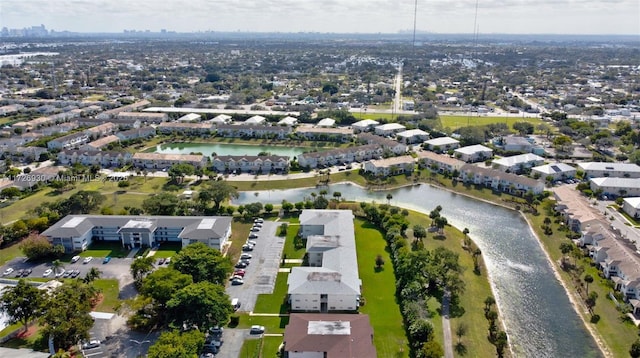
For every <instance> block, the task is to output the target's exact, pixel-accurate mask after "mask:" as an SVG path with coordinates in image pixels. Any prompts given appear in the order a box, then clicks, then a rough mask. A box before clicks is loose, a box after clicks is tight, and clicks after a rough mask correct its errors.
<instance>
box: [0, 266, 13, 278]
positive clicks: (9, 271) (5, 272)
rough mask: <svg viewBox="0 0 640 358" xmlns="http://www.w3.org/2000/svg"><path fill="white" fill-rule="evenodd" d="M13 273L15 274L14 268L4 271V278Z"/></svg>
mask: <svg viewBox="0 0 640 358" xmlns="http://www.w3.org/2000/svg"><path fill="white" fill-rule="evenodd" d="M12 272H13V268H11V267H9V268H8V269H6V270H4V272H3V273H2V276H7V275H11V273H12Z"/></svg>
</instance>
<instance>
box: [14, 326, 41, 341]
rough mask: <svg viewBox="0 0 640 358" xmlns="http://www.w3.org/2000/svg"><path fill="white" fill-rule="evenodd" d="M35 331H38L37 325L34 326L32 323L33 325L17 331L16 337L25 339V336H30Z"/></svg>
mask: <svg viewBox="0 0 640 358" xmlns="http://www.w3.org/2000/svg"><path fill="white" fill-rule="evenodd" d="M37 331H38V326H36V325H35V324H34V325H31V326H29V327H28V328H27V330H26V331H21V332H20V333H18V335H17V336H16V338H19V339H27V338H29V337H31V335H33V334H35V333H36V332H37Z"/></svg>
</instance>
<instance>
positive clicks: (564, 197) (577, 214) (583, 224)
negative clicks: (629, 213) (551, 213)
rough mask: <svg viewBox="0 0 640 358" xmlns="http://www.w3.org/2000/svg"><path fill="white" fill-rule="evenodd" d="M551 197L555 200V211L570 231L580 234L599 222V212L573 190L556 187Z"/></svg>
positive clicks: (566, 187) (568, 187) (567, 187)
mask: <svg viewBox="0 0 640 358" xmlns="http://www.w3.org/2000/svg"><path fill="white" fill-rule="evenodd" d="M553 196H554V197H555V199H556V205H555V207H554V209H555V211H557V212H559V213H560V215H561V216H562V218H563V219H564V223H565V224H566V225H567V227H568V228H569V229H571V230H572V231H574V232H582V231H584V230H586V229H587V228H588V227H589V226H591V225H595V224H597V223H599V222H600V220H601V214H600V212H599V211H598V210H597V209H596V208H594V207H592V206H590V205H589V203H588V202H587V201H586V200H584V199H583V198H582V197H581V194H580V193H579V192H577V191H576V190H575V189H574V188H572V187H570V186H566V185H565V186H558V187H556V188H554V190H553Z"/></svg>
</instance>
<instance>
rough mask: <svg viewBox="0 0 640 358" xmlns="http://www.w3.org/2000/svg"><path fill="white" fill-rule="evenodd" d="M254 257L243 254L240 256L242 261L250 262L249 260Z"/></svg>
mask: <svg viewBox="0 0 640 358" xmlns="http://www.w3.org/2000/svg"><path fill="white" fill-rule="evenodd" d="M252 257H253V256H251V254H242V255H240V258H241V259H247V260H248V259H251V258H252Z"/></svg>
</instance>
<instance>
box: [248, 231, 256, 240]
mask: <svg viewBox="0 0 640 358" xmlns="http://www.w3.org/2000/svg"><path fill="white" fill-rule="evenodd" d="M257 238H258V234H256V233H253V232H252V233H250V234H249V239H257Z"/></svg>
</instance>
